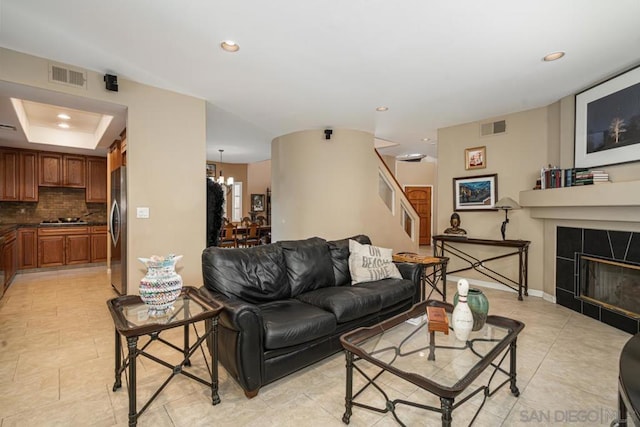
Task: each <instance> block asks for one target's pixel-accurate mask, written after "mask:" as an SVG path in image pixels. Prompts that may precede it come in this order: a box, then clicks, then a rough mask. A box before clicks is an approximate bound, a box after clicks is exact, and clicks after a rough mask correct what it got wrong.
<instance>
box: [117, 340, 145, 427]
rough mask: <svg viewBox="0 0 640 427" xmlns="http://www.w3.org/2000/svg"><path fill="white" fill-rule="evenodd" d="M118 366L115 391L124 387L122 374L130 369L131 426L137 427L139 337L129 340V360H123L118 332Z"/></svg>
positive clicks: (128, 388)
mask: <svg viewBox="0 0 640 427" xmlns="http://www.w3.org/2000/svg"><path fill="white" fill-rule="evenodd" d="M115 344H116V345H115V347H116V354H115V356H116V364H115V382H114V383H113V389H112V390H113V391H116V390H117V389H119V388H120V387H122V372H123V371H124V370H125V369H126V368H129V378H128V384H127V393H128V395H129V426H135V425H136V424H137V423H138V415H139V414H138V413H137V412H136V404H137V403H136V357H137V356H138V349H137V346H138V337H129V338H127V348H128V350H129V353H128V356H127V360H126V362H124V361H123V360H122V343H121V341H120V334H119V333H118V331H117V330H116V342H115Z"/></svg>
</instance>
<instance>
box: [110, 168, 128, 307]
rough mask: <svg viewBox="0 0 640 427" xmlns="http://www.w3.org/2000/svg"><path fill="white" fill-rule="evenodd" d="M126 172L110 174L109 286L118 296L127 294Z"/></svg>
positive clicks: (120, 169) (122, 170)
mask: <svg viewBox="0 0 640 427" xmlns="http://www.w3.org/2000/svg"><path fill="white" fill-rule="evenodd" d="M126 184H127V170H126V168H125V167H124V166H121V167H119V168H118V169H116V170H114V171H113V172H111V211H110V212H109V233H110V235H111V286H113V288H114V289H115V290H116V292H118V293H119V294H120V295H125V294H126V293H127V185H126Z"/></svg>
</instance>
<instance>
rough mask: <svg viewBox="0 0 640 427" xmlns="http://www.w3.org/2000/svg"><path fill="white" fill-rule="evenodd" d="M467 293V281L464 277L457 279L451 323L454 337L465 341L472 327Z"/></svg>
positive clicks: (471, 315)
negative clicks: (456, 300)
mask: <svg viewBox="0 0 640 427" xmlns="http://www.w3.org/2000/svg"><path fill="white" fill-rule="evenodd" d="M468 293H469V282H467V281H466V280H465V279H460V280H458V304H456V306H455V308H454V309H453V314H452V315H451V323H452V326H453V332H455V334H456V338H457V339H459V340H460V341H465V342H466V341H467V339H468V338H469V334H470V333H471V330H472V329H473V313H472V312H471V308H469V304H467V294H468Z"/></svg>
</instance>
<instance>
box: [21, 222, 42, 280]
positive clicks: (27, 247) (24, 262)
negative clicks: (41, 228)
mask: <svg viewBox="0 0 640 427" xmlns="http://www.w3.org/2000/svg"><path fill="white" fill-rule="evenodd" d="M37 267H38V229H37V228H35V227H32V228H20V229H19V230H18V270H24V269H26V268H37Z"/></svg>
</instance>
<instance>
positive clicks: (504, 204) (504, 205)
mask: <svg viewBox="0 0 640 427" xmlns="http://www.w3.org/2000/svg"><path fill="white" fill-rule="evenodd" d="M494 207H495V208H497V209H502V210H504V221H502V226H501V227H500V232H501V233H502V240H506V238H505V234H506V231H507V224H508V223H509V211H510V210H512V209H520V205H519V204H518V202H516V201H515V200H513V199H512V198H511V197H503V198H502V199H500V200H498V202H497V203H496V204H495V205H494Z"/></svg>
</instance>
